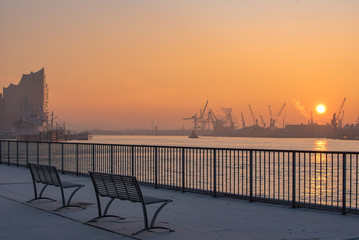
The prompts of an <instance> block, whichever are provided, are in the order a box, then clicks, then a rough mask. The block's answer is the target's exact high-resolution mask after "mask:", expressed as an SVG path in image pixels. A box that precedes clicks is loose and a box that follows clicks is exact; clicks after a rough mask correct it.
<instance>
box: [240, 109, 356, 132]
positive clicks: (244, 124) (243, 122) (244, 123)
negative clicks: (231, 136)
mask: <svg viewBox="0 0 359 240" xmlns="http://www.w3.org/2000/svg"><path fill="white" fill-rule="evenodd" d="M241 117H242V127H243V128H245V127H246V122H245V121H244V117H243V113H242V112H241ZM358 119H359V117H358ZM358 122H359V120H358Z"/></svg>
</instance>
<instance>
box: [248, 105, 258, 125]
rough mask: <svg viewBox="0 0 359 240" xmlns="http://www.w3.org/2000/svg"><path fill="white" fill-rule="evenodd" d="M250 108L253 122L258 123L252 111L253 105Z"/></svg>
mask: <svg viewBox="0 0 359 240" xmlns="http://www.w3.org/2000/svg"><path fill="white" fill-rule="evenodd" d="M248 107H249V110H250V111H251V115H252V119H253V122H256V118H255V117H254V113H253V111H252V108H251V105H248Z"/></svg>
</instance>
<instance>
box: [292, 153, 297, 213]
mask: <svg viewBox="0 0 359 240" xmlns="http://www.w3.org/2000/svg"><path fill="white" fill-rule="evenodd" d="M292 154H293V160H292V161H293V163H292V164H293V165H292V208H295V205H296V152H293V153H292Z"/></svg>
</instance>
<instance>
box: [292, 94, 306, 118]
mask: <svg viewBox="0 0 359 240" xmlns="http://www.w3.org/2000/svg"><path fill="white" fill-rule="evenodd" d="M293 103H294V106H295V108H296V109H297V110H298V111H299V112H300V114H302V115H303V116H304V117H305V118H306V119H309V114H308V113H307V111H306V110H305V107H304V105H302V104H301V103H300V101H299V100H295V99H293Z"/></svg>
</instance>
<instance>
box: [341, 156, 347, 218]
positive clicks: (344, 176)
mask: <svg viewBox="0 0 359 240" xmlns="http://www.w3.org/2000/svg"><path fill="white" fill-rule="evenodd" d="M346 191H347V155H346V154H345V153H343V199H342V200H343V203H342V205H343V208H342V214H343V215H345V214H346Z"/></svg>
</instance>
